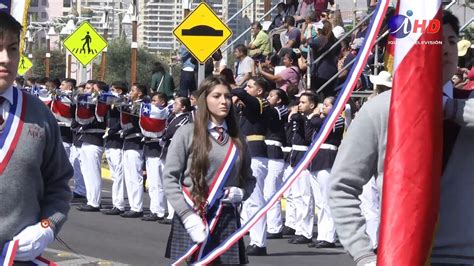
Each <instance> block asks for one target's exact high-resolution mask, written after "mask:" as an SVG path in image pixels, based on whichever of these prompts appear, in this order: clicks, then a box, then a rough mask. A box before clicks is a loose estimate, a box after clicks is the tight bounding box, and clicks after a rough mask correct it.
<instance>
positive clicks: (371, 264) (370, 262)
mask: <svg viewBox="0 0 474 266" xmlns="http://www.w3.org/2000/svg"><path fill="white" fill-rule="evenodd" d="M357 266H377V256H376V255H375V254H374V255H373V256H369V257H365V258H363V259H361V260H360V261H358V262H357Z"/></svg>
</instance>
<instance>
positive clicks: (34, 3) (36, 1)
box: [30, 0, 38, 7]
mask: <svg viewBox="0 0 474 266" xmlns="http://www.w3.org/2000/svg"><path fill="white" fill-rule="evenodd" d="M30 6H32V7H37V6H38V0H31V2H30Z"/></svg>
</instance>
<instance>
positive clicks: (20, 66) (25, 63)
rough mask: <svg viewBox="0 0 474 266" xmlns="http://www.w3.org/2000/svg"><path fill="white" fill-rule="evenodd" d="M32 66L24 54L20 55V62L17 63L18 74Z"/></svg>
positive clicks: (23, 73)
mask: <svg viewBox="0 0 474 266" xmlns="http://www.w3.org/2000/svg"><path fill="white" fill-rule="evenodd" d="M32 66H33V63H32V62H31V60H30V59H28V57H26V56H25V55H23V54H22V55H21V56H20V63H19V64H18V71H17V72H18V75H20V76H23V75H25V73H26V72H27V71H28V70H30V68H31V67H32Z"/></svg>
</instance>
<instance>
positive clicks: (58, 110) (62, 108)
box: [51, 95, 72, 126]
mask: <svg viewBox="0 0 474 266" xmlns="http://www.w3.org/2000/svg"><path fill="white" fill-rule="evenodd" d="M51 112H52V113H53V115H54V117H56V119H57V120H58V121H60V122H64V123H66V124H67V125H69V126H70V125H71V122H72V114H71V100H70V99H69V98H68V97H66V96H63V95H58V96H55V97H54V99H53V101H52V103H51Z"/></svg>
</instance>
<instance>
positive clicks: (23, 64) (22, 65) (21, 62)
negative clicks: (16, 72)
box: [20, 57, 26, 69]
mask: <svg viewBox="0 0 474 266" xmlns="http://www.w3.org/2000/svg"><path fill="white" fill-rule="evenodd" d="M20 68H21V69H25V68H26V66H25V58H23V57H22V58H21V59H20Z"/></svg>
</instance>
